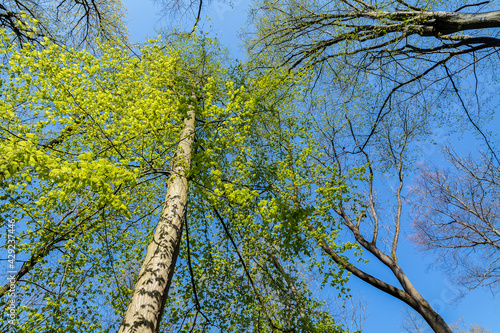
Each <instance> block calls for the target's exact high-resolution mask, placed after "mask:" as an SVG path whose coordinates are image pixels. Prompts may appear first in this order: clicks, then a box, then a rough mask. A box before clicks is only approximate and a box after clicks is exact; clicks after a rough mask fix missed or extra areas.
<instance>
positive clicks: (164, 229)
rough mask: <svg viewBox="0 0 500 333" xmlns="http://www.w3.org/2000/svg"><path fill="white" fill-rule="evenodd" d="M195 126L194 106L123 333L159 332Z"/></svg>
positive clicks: (183, 210)
mask: <svg viewBox="0 0 500 333" xmlns="http://www.w3.org/2000/svg"><path fill="white" fill-rule="evenodd" d="M195 100H196V98H195ZM194 126H195V108H194V107H193V106H191V107H190V109H189V111H188V115H187V118H186V119H185V120H184V128H183V130H182V132H181V137H180V142H179V145H178V147H177V152H176V155H175V157H174V161H173V167H172V173H171V175H170V177H169V179H168V182H167V195H166V198H165V203H164V205H163V208H162V211H161V214H160V220H159V222H158V225H157V227H156V231H155V234H154V237H153V240H152V241H151V243H150V244H149V246H148V249H147V253H146V258H145V259H144V262H143V265H142V267H141V270H140V272H139V276H138V279H137V283H136V285H135V288H134V293H133V295H132V299H131V301H130V304H129V306H128V308H127V311H126V312H125V314H124V316H123V320H122V323H121V325H120V329H119V331H118V332H119V333H126V332H127V333H128V332H140V333H149V332H151V333H153V332H158V331H159V327H160V323H161V318H162V314H163V309H164V307H165V301H166V299H167V296H168V290H169V288H170V283H171V281H172V277H173V274H174V268H175V262H176V260H177V256H178V254H179V246H180V242H181V237H182V226H183V222H184V218H185V213H186V206H187V196H188V179H187V177H186V174H187V172H188V171H189V168H190V163H191V146H192V144H193V141H194Z"/></svg>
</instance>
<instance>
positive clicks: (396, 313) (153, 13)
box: [124, 0, 500, 333]
mask: <svg viewBox="0 0 500 333" xmlns="http://www.w3.org/2000/svg"><path fill="white" fill-rule="evenodd" d="M249 2H250V1H248V0H244V1H242V0H236V1H233V2H232V3H233V4H232V6H230V5H229V4H228V2H226V3H224V2H221V1H218V0H213V1H212V2H210V3H209V4H208V5H207V6H206V7H205V10H204V12H203V17H205V18H206V17H207V16H208V17H210V22H208V23H207V21H206V19H204V22H202V25H201V26H202V28H203V30H204V31H209V32H210V33H213V35H216V34H217V36H218V37H219V38H220V40H221V42H222V44H224V45H225V46H226V47H228V48H229V49H230V51H231V52H232V54H233V56H234V57H237V58H240V59H241V58H242V57H243V56H242V52H241V50H240V49H239V44H240V43H241V42H240V40H239V39H238V38H237V35H238V32H239V31H240V29H241V28H242V26H244V25H245V22H246V16H247V10H248V5H249ZM124 3H125V5H126V6H127V10H128V16H127V21H128V27H129V31H130V33H131V36H132V38H133V40H135V41H136V42H142V41H144V40H145V39H146V38H147V37H154V36H157V33H156V32H155V30H154V28H155V26H156V27H162V26H165V25H166V24H167V23H169V24H170V25H173V26H175V25H176V24H175V22H174V23H173V22H172V21H171V19H170V18H169V17H164V18H163V19H162V20H160V16H159V14H158V10H159V9H160V8H159V7H158V6H155V5H154V4H153V2H152V1H144V0H141V1H138V0H125V1H124ZM191 22H192V21H191ZM469 139H470V138H469ZM454 140H457V139H454ZM464 140H465V139H464ZM438 141H439V140H438ZM442 143H444V142H438V145H437V146H432V147H430V148H429V149H426V152H425V158H426V159H429V160H433V159H434V160H435V159H437V158H439V153H438V152H439V144H442ZM460 145H463V143H461V144H460ZM468 147H474V144H472V145H471V144H470V143H469V144H468ZM406 231H407V232H410V230H406ZM368 259H370V258H369V257H368ZM431 262H432V257H431V256H427V257H425V256H424V254H423V253H421V252H418V251H417V250H416V249H415V248H414V247H413V246H412V245H411V244H410V243H409V242H407V241H405V240H404V239H403V241H402V242H401V245H400V247H399V263H400V264H401V266H402V268H403V269H404V270H405V272H406V273H407V275H408V276H409V278H410V279H411V280H412V282H413V284H414V285H415V286H416V287H417V289H418V290H419V291H420V292H421V294H422V295H423V296H424V297H425V298H426V299H427V300H428V301H429V302H430V303H431V306H433V308H434V309H435V310H436V311H437V312H438V313H440V314H441V315H442V316H443V317H444V319H445V320H446V321H447V322H448V323H450V324H451V323H454V322H457V321H458V320H460V319H461V318H463V319H464V320H465V323H466V324H467V325H470V324H472V323H475V324H480V325H483V326H484V327H485V328H487V329H489V330H490V331H491V332H496V333H500V300H499V299H498V297H497V298H496V299H494V298H493V295H492V294H491V293H490V292H488V291H487V290H476V291H474V292H471V293H470V294H469V295H467V296H465V297H464V298H462V299H461V300H460V301H459V302H453V300H452V297H453V295H454V292H453V291H454V290H455V288H456V287H455V286H454V285H453V282H452V281H450V280H449V279H448V278H447V277H446V275H445V274H443V272H440V271H438V270H429V269H428V268H429V264H430V263H431ZM367 270H368V272H369V273H371V274H372V275H375V276H379V277H387V279H388V282H390V281H392V282H393V283H394V285H397V282H395V281H394V280H395V278H394V277H392V276H391V274H390V273H389V272H386V269H385V267H382V265H381V264H376V263H375V260H373V262H371V263H369V264H368V265H367ZM348 286H349V287H350V288H351V290H352V293H353V294H354V295H355V296H356V295H362V296H363V298H364V299H365V301H366V302H367V303H368V305H367V312H368V314H369V316H368V318H367V320H366V323H365V327H364V332H366V333H378V332H385V333H399V332H403V329H402V327H401V322H402V319H403V316H404V312H403V308H404V306H405V305H404V304H403V303H402V302H401V301H398V300H396V299H395V298H393V297H391V296H388V295H386V294H384V293H383V292H381V291H379V290H377V289H375V288H373V287H371V286H369V285H367V284H365V283H364V282H362V281H359V280H357V279H356V278H354V277H353V278H351V281H350V282H349V285H348Z"/></svg>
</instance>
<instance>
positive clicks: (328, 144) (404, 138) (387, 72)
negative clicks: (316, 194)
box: [248, 1, 500, 332]
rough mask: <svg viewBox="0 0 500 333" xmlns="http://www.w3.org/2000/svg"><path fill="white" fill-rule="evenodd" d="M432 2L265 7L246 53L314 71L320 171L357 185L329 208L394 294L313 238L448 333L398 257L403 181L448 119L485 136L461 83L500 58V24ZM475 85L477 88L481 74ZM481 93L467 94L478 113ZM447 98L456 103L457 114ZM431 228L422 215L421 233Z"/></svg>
mask: <svg viewBox="0 0 500 333" xmlns="http://www.w3.org/2000/svg"><path fill="white" fill-rule="evenodd" d="M431 5H432V4H431V2H426V3H425V4H424V5H422V4H421V2H419V5H418V6H417V5H413V4H410V3H408V2H405V1H376V2H370V3H369V4H368V3H366V2H363V1H285V2H283V1H279V2H278V1H261V2H259V3H258V4H257V5H256V9H255V11H254V20H255V22H256V29H255V32H252V33H249V35H248V46H249V52H250V54H251V55H253V57H254V59H259V58H261V57H265V58H268V59H270V61H269V62H270V65H266V64H264V66H268V67H285V68H287V69H289V70H291V71H294V70H296V69H297V68H300V69H301V70H307V69H309V70H310V73H311V76H313V77H315V78H316V80H315V81H314V84H313V85H312V86H311V88H312V92H311V93H310V99H309V100H310V103H309V110H310V111H309V115H310V117H311V118H312V119H314V122H313V123H314V125H315V126H314V127H313V129H312V130H313V131H315V133H316V136H317V138H318V142H319V143H320V144H321V148H320V149H321V150H322V151H323V152H324V156H325V158H324V159H322V163H323V164H324V165H335V167H336V168H338V172H337V173H336V177H338V178H337V179H338V180H340V179H348V181H347V183H348V186H349V187H348V188H349V189H350V190H349V192H348V193H345V194H344V193H342V192H341V193H340V195H339V194H338V193H335V196H334V195H332V199H331V200H334V201H335V203H334V204H332V207H334V208H333V209H334V210H335V212H336V213H337V217H338V219H339V220H340V221H342V224H343V226H345V227H346V229H347V233H346V234H347V235H346V237H350V239H352V240H354V241H355V242H356V244H357V245H358V246H360V247H361V248H363V249H365V250H366V251H368V252H370V253H371V254H372V255H374V256H375V258H376V260H377V261H379V262H380V263H382V264H383V265H385V266H387V267H388V268H389V270H390V271H391V272H392V275H393V276H394V277H395V278H396V279H397V280H398V282H399V286H395V285H392V284H391V283H387V282H386V281H385V280H384V279H382V278H378V277H376V276H373V275H370V274H369V273H368V272H367V271H366V270H364V269H363V268H361V267H360V266H359V264H355V263H353V262H351V261H348V260H345V259H343V258H341V257H339V256H338V255H337V254H336V253H335V251H334V250H332V249H330V248H329V242H328V241H327V240H325V239H322V238H321V237H318V238H317V239H318V245H319V246H320V248H322V249H323V251H324V253H325V255H327V256H328V257H330V258H331V259H332V260H333V261H334V262H336V263H337V264H339V265H341V266H342V267H345V269H346V270H347V271H349V272H350V273H352V274H353V275H354V276H356V277H358V278H360V279H361V280H363V281H365V282H366V283H368V284H370V285H372V286H374V287H376V288H378V289H379V290H382V291H383V292H385V293H387V294H389V295H391V296H393V297H395V298H397V299H400V300H401V301H403V302H405V303H406V304H408V305H409V306H410V307H412V308H413V309H414V310H416V311H417V312H418V313H419V314H420V315H421V316H422V318H424V320H425V321H426V322H427V324H429V326H430V327H431V328H432V329H433V330H434V331H435V332H451V329H450V327H449V326H448V325H447V324H446V323H445V321H444V320H443V319H442V318H441V316H440V315H439V314H438V313H436V312H435V311H434V310H433V309H432V307H431V306H430V305H429V303H428V302H427V301H426V300H425V299H424V298H423V297H422V296H421V295H420V293H419V292H418V290H416V288H415V287H414V286H413V285H412V283H411V281H410V279H409V278H408V276H407V275H406V274H405V272H404V269H403V265H404V263H399V261H398V257H397V249H398V244H399V243H400V235H401V232H402V228H403V227H404V216H405V212H406V208H405V200H404V198H405V196H406V194H407V193H406V191H405V184H406V182H407V177H408V174H410V173H411V172H412V171H414V167H413V166H414V161H415V160H416V159H417V157H418V153H417V154H415V150H414V149H415V147H418V146H417V142H418V141H421V140H428V139H429V137H431V136H432V134H433V130H434V129H435V128H436V127H438V126H439V125H443V126H449V127H452V128H453V126H455V124H453V122H452V121H450V119H453V121H457V122H459V123H460V124H467V125H468V126H470V125H472V126H471V127H472V128H473V129H474V130H479V131H480V133H482V132H481V130H480V127H479V125H480V124H481V122H480V121H479V120H480V118H479V117H477V116H475V115H474V114H473V113H472V112H471V111H470V108H469V107H470V100H468V99H467V97H468V92H467V91H465V92H464V91H463V90H461V89H459V88H461V87H462V85H460V83H461V79H462V80H463V78H464V77H467V76H469V75H470V77H473V78H474V75H475V74H477V72H478V68H479V67H476V66H478V63H479V62H480V61H483V60H484V59H487V58H491V57H492V55H494V54H495V53H496V52H497V48H496V47H497V45H498V44H497V43H498V40H497V38H496V37H494V34H495V30H492V31H491V34H493V36H490V35H489V34H490V33H489V32H488V30H487V29H488V28H492V27H498V24H499V22H500V21H499V20H498V18H497V16H498V12H497V11H493V12H487V13H467V14H466V13H460V11H462V10H464V9H469V10H470V9H476V8H481V6H483V5H484V3H480V4H476V5H464V6H461V4H458V5H457V4H454V5H457V6H458V7H459V8H458V9H457V10H456V11H454V12H452V11H438V10H434V9H433V8H432V7H431ZM479 18H481V23H480V24H478V19H479ZM465 32H466V33H467V34H469V33H470V35H466V34H465ZM475 84H476V87H477V86H478V85H479V84H480V82H479V80H478V78H477V75H476V77H475ZM477 91H478V89H477V88H476V89H474V90H473V91H472V95H473V96H474V94H476V97H477V100H478V102H477V104H476V105H477V106H478V107H479V106H480V104H481V103H480V102H479V96H478V95H477ZM318 96H319V97H318ZM448 97H451V98H454V99H456V100H457V104H458V108H457V109H458V112H457V111H455V109H454V108H453V107H450V104H452V103H451V102H450V99H449V98H448ZM447 98H448V99H447ZM441 105H446V108H439V107H440V106H441ZM464 111H465V112H464ZM482 134H483V135H485V134H484V133H482ZM485 138H486V136H485ZM353 176H354V178H353ZM389 185H391V186H389ZM354 188H355V189H357V191H358V193H359V194H358V196H356V195H354V194H353V191H352V189H354ZM428 223H430V221H427V220H425V218H422V220H421V224H422V225H427V224H428ZM326 225H327V222H326V221H325V222H324V224H323V226H322V227H323V228H324V227H325V226H326ZM310 230H311V231H314V230H315V228H314V227H312V226H311V227H310ZM492 262H493V263H494V262H495V261H494V258H493V261H492Z"/></svg>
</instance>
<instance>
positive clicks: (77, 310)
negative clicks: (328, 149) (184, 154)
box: [0, 32, 351, 332]
mask: <svg viewBox="0 0 500 333" xmlns="http://www.w3.org/2000/svg"><path fill="white" fill-rule="evenodd" d="M1 38H2V45H1V47H0V48H1V52H2V57H4V59H6V62H5V63H4V64H3V65H1V67H0V71H1V74H0V78H1V86H0V94H1V99H0V117H1V119H0V126H1V131H2V134H1V135H2V141H1V144H0V156H1V157H0V179H1V180H0V181H1V189H2V192H1V195H2V200H1V201H0V213H1V228H2V229H5V228H7V224H8V221H12V220H13V221H15V223H16V225H15V228H16V230H15V232H16V259H17V260H18V261H17V262H16V263H15V265H14V266H15V270H14V271H15V274H13V275H14V276H15V278H14V280H13V281H14V282H15V286H16V287H15V299H14V300H13V301H14V302H15V304H16V307H15V320H14V321H13V322H9V321H10V319H11V317H10V316H9V311H10V308H9V307H8V305H9V304H10V302H11V301H12V298H11V297H10V295H12V293H10V294H9V293H8V291H9V288H10V287H9V285H5V286H4V287H3V288H2V289H1V290H2V293H1V297H2V298H1V304H0V305H1V308H2V311H3V314H2V317H1V318H0V325H1V327H2V329H1V330H2V331H3V330H5V329H6V328H7V327H9V325H13V326H14V327H15V328H16V329H17V331H18V332H59V331H60V332H81V331H85V332H106V331H110V330H116V329H117V327H118V325H119V323H120V320H121V316H122V314H123V311H124V310H125V309H126V307H127V304H128V301H129V299H130V296H131V293H132V290H133V288H134V282H135V278H136V275H137V272H138V270H139V268H140V265H141V263H142V260H143V256H144V253H145V249H146V247H147V244H149V242H150V241H151V235H152V232H153V230H154V227H155V224H156V222H157V214H158V212H159V209H160V208H161V205H162V203H163V201H164V195H165V191H166V188H165V186H166V182H165V181H166V179H167V178H168V177H169V176H170V171H171V170H170V168H171V164H172V163H171V159H172V157H173V154H174V153H175V149H176V147H177V144H178V140H179V135H180V131H181V129H182V124H183V120H184V118H185V117H186V115H187V110H188V106H189V105H193V103H194V104H196V105H197V108H198V109H197V113H196V114H197V116H196V132H195V143H194V147H193V151H194V156H193V160H192V165H191V168H190V173H189V175H188V176H189V181H190V188H189V191H190V192H189V199H188V200H189V201H188V211H187V222H186V226H185V232H184V236H183V241H182V244H181V249H180V254H179V259H178V260H177V268H176V271H175V275H174V281H173V283H172V287H171V292H170V294H169V299H168V300H167V304H166V309H165V315H164V316H163V326H162V327H165V329H166V330H167V331H174V330H175V331H177V330H181V331H189V330H191V329H192V328H195V330H196V331H211V330H217V331H219V330H220V331H247V330H250V331H256V332H267V331H274V330H276V329H278V330H288V329H291V328H294V329H295V330H296V331H300V332H324V331H328V332H332V331H336V330H341V327H340V325H337V324H335V322H334V321H333V319H332V318H331V316H330V315H329V313H328V312H327V311H325V310H324V307H323V303H322V302H321V301H319V300H317V299H316V298H315V297H314V293H313V291H312V290H310V288H308V286H307V284H306V282H307V279H306V278H305V277H306V276H308V275H309V274H317V273H318V272H321V273H324V274H323V275H321V276H323V277H324V283H328V284H333V285H335V286H337V287H339V288H341V287H342V284H343V283H344V282H345V277H344V276H343V275H342V273H343V271H342V270H341V269H340V268H336V267H334V266H331V265H330V264H328V263H325V262H323V261H321V260H316V258H319V254H317V253H316V251H318V250H317V246H316V245H317V242H318V240H319V239H327V240H328V241H329V242H330V246H331V247H333V248H335V249H336V250H337V251H338V252H339V253H341V252H342V251H344V250H347V249H349V248H350V247H351V246H350V245H349V244H338V245H336V243H335V238H336V236H337V234H338V231H337V230H336V229H337V226H336V222H335V220H334V219H333V217H332V216H331V215H330V214H331V209H330V208H331V206H332V205H334V204H335V196H336V194H337V193H340V192H342V193H344V195H345V193H346V191H347V190H348V189H347V188H346V186H345V184H342V183H340V181H339V180H338V179H337V178H336V177H335V174H336V169H335V165H331V166H324V165H322V164H320V163H317V162H315V161H319V159H316V157H318V156H319V155H320V154H319V152H318V151H317V150H316V148H315V147H316V144H315V140H314V138H313V137H311V135H310V134H309V133H308V128H309V127H310V126H311V124H309V123H308V122H307V121H306V120H305V118H303V117H301V115H300V112H299V110H298V107H297V106H296V105H298V104H297V103H296V102H297V101H296V98H297V97H296V96H299V93H300V90H301V87H302V86H303V85H304V82H306V81H307V80H308V76H307V75H305V74H303V73H300V72H297V73H295V75H294V78H291V77H290V76H289V75H288V74H287V73H286V72H280V71H274V72H272V74H271V73H264V74H262V73H261V74H252V75H250V74H248V73H247V72H246V71H245V66H244V65H243V64H240V63H237V62H230V61H228V60H227V59H226V57H225V56H224V52H223V51H222V50H220V48H219V46H218V45H217V42H216V41H214V40H211V39H209V38H207V37H205V36H198V37H182V38H178V39H176V40H170V41H162V40H161V39H157V40H151V41H150V42H149V43H148V44H146V45H143V46H142V47H141V49H140V55H141V56H140V58H137V57H131V56H130V54H129V53H127V52H126V51H125V50H124V48H120V47H119V46H116V45H109V44H102V45H100V46H99V48H98V49H97V51H96V52H94V53H93V54H91V53H88V52H86V51H76V50H74V49H66V48H64V47H61V46H58V45H55V44H52V43H51V42H50V41H49V40H48V39H46V40H45V41H44V42H43V46H44V47H43V48H34V47H31V46H29V45H24V47H23V48H20V49H17V48H16V47H15V46H13V45H15V44H13V43H11V36H9V35H8V34H7V33H6V32H2V33H1ZM96 54H97V55H96ZM192 96H197V97H198V98H197V100H195V101H194V100H193V99H192ZM311 225H314V226H315V229H314V230H315V231H314V234H312V233H311V232H310V231H309V230H310V229H308V226H311ZM188 238H189V241H188ZM1 244H2V247H3V248H4V249H6V248H7V245H6V244H7V243H6V242H5V241H3V242H2V243H1ZM2 253H4V252H3V250H2ZM2 256H3V255H2ZM2 258H3V257H2Z"/></svg>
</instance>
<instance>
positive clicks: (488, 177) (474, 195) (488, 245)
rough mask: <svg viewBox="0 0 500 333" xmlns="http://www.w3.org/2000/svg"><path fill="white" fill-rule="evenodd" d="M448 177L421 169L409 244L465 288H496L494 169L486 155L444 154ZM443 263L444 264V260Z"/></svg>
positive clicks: (497, 244)
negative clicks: (433, 259) (430, 255)
mask: <svg viewBox="0 0 500 333" xmlns="http://www.w3.org/2000/svg"><path fill="white" fill-rule="evenodd" d="M444 153H445V156H446V158H447V160H448V161H449V162H450V163H451V165H452V167H453V172H450V171H446V170H443V169H442V168H438V167H435V166H424V167H423V168H422V170H421V173H420V175H419V180H418V182H417V184H415V187H414V193H415V199H416V201H415V202H414V211H415V214H414V216H415V220H414V222H413V223H414V227H415V229H416V230H417V232H416V233H415V234H414V235H413V239H414V241H415V242H416V243H417V244H418V245H420V246H421V247H422V248H423V249H424V250H427V251H432V252H435V253H436V257H437V258H438V259H437V262H439V263H440V264H442V265H443V267H444V268H445V269H447V270H448V271H449V272H451V273H456V275H457V281H458V282H459V284H460V285H462V286H464V287H466V288H467V289H469V290H470V289H474V288H476V287H478V286H488V287H490V288H491V289H492V290H495V289H497V288H498V287H499V283H498V282H499V274H498V271H499V270H500V266H499V265H498V261H499V258H498V250H499V249H500V238H499V237H500V231H499V229H498V223H499V212H498V198H499V197H500V193H499V191H498V186H499V184H500V183H499V175H500V173H499V171H500V170H499V168H498V166H497V164H496V163H495V160H494V159H492V158H491V157H490V156H488V155H486V154H482V155H481V156H480V158H473V157H472V156H469V157H467V158H462V157H459V156H458V155H457V153H455V152H454V151H453V150H452V148H450V147H448V148H446V149H445V151H444ZM444 258H446V260H444Z"/></svg>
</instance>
